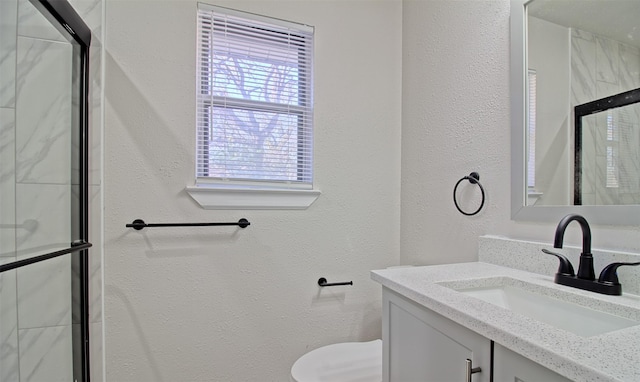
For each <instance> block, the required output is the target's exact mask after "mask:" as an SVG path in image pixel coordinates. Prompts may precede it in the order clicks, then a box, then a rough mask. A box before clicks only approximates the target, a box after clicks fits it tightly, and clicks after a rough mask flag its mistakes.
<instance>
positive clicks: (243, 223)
mask: <svg viewBox="0 0 640 382" xmlns="http://www.w3.org/2000/svg"><path fill="white" fill-rule="evenodd" d="M229 225H237V226H239V227H240V228H246V227H248V226H250V225H251V223H249V221H248V220H247V219H244V218H243V219H240V220H238V221H237V222H231V223H151V224H147V223H145V222H144V220H142V219H136V220H134V221H133V222H131V223H129V224H127V225H126V227H127V228H133V229H135V230H138V231H139V230H141V229H143V228H145V227H149V228H151V227H205V226H229Z"/></svg>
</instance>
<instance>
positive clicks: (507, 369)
mask: <svg viewBox="0 0 640 382" xmlns="http://www.w3.org/2000/svg"><path fill="white" fill-rule="evenodd" d="M382 302H383V316H382V341H383V354H382V356H383V362H382V376H383V381H384V382H468V381H469V379H468V374H467V373H468V370H467V368H468V367H471V368H473V369H475V368H480V371H478V372H474V373H472V374H471V381H472V382H490V381H491V380H493V381H494V382H507V381H508V382H513V381H521V382H539V381H545V382H569V381H570V380H569V379H566V378H565V377H563V376H561V375H559V374H556V373H555V372H553V371H551V370H549V369H547V368H545V367H543V366H541V365H539V364H537V363H535V362H533V361H531V360H528V359H527V358H524V357H522V356H520V355H518V354H516V353H514V352H512V351H510V350H509V349H507V348H505V347H503V346H500V345H499V344H494V352H493V359H492V355H491V346H492V341H491V340H489V339H487V338H485V337H483V336H481V335H479V334H477V333H476V332H474V331H472V330H469V329H467V328H465V327H463V326H461V325H459V324H457V323H455V322H453V321H451V320H449V319H447V318H445V317H443V316H441V315H439V314H437V313H435V312H433V311H431V310H429V309H427V308H425V307H423V306H421V305H419V304H417V303H415V302H413V301H411V300H409V299H407V298H406V297H403V296H401V295H400V294H397V293H395V292H393V291H391V290H389V289H387V288H383V298H382ZM467 360H470V361H471V365H468V364H467ZM491 373H493V379H491Z"/></svg>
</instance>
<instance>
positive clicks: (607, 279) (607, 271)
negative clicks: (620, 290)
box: [598, 262, 640, 284]
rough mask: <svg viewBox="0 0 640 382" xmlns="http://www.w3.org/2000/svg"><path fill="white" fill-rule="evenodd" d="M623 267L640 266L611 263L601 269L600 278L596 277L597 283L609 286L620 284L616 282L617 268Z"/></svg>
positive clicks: (639, 263) (638, 263)
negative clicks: (608, 284)
mask: <svg viewBox="0 0 640 382" xmlns="http://www.w3.org/2000/svg"><path fill="white" fill-rule="evenodd" d="M623 265H631V266H633V265H640V262H637V263H611V264H609V265H607V266H606V267H604V268H603V269H602V272H600V277H598V282H600V283H611V284H620V282H619V281H618V267H621V266H623Z"/></svg>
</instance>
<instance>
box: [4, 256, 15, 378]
mask: <svg viewBox="0 0 640 382" xmlns="http://www.w3.org/2000/svg"><path fill="white" fill-rule="evenodd" d="M13 260H15V258H4V259H0V264H6V263H8V262H11V261H13ZM17 320H18V313H17V304H16V271H15V270H12V271H6V272H3V273H0V381H17V380H18V371H19V364H18V321H17Z"/></svg>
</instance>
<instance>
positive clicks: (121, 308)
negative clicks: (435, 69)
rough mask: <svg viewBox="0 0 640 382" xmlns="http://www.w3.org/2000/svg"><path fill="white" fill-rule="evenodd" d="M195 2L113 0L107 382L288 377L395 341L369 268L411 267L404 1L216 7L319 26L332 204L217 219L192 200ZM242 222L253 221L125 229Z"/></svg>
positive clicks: (324, 177) (325, 182) (322, 129)
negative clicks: (334, 348) (403, 216)
mask: <svg viewBox="0 0 640 382" xmlns="http://www.w3.org/2000/svg"><path fill="white" fill-rule="evenodd" d="M196 4H197V3H196V1H190V0H175V1H117V0H107V1H106V15H107V16H106V53H105V54H106V57H105V61H106V77H105V85H106V94H105V97H106V100H105V102H106V112H105V189H104V198H105V199H104V208H105V210H106V211H108V213H107V214H106V217H105V224H104V236H105V237H104V239H105V322H106V370H107V380H110V381H119V382H120V381H178V380H185V381H195V380H211V381H276V380H278V381H284V380H288V378H289V370H290V367H291V365H292V364H293V362H294V361H295V360H296V359H297V358H298V357H299V356H301V355H302V354H303V353H305V352H307V351H309V350H311V349H313V348H316V347H319V346H321V345H325V344H328V343H333V342H338V341H355V340H370V339H374V338H379V336H380V319H381V311H380V287H379V285H377V284H375V283H374V282H372V281H371V280H370V279H369V270H371V269H376V268H382V267H386V266H390V265H396V264H398V263H399V242H400V237H399V235H400V234H399V232H400V171H399V169H400V120H401V48H402V45H401V38H402V29H401V17H402V13H401V9H402V5H401V2H399V1H366V2H365V1H346V2H344V1H340V2H338V1H335V2H334V1H286V2H280V1H227V2H224V1H222V2H216V5H222V6H228V7H231V8H235V9H239V10H245V11H250V12H254V13H259V14H264V15H267V16H272V17H277V18H282V19H287V20H292V21H297V22H301V23H305V24H309V25H312V26H315V28H316V49H315V53H316V60H315V123H316V125H315V126H316V130H315V160H316V166H315V185H316V187H317V188H318V189H320V190H321V191H322V195H321V196H320V198H319V199H318V200H317V201H316V202H315V203H314V204H313V205H312V206H311V207H310V208H309V209H308V210H304V211H211V210H208V211H205V210H203V209H201V208H200V207H199V206H198V205H196V204H195V203H194V202H193V201H192V200H191V198H190V197H189V196H188V195H187V194H186V193H185V191H184V188H185V186H187V185H192V184H193V182H194V178H193V173H194V142H195V129H194V124H195V100H194V99H195V86H194V85H195V33H196V30H195V18H196ZM241 217H245V218H247V219H248V220H249V221H250V222H251V226H250V227H248V228H246V229H244V230H241V229H238V228H234V227H215V228H212V227H205V228H197V229H185V228H165V229H155V230H154V229H145V230H143V231H139V232H138V231H134V230H132V229H127V228H125V224H126V223H129V222H131V221H132V220H134V219H137V218H142V219H145V220H146V221H147V222H198V221H226V220H232V221H233V220H237V219H239V218H241ZM321 276H324V277H326V278H327V279H328V280H329V281H343V280H353V281H354V285H353V286H352V287H338V288H325V289H320V288H319V287H318V286H317V284H316V282H317V280H318V278H319V277H321Z"/></svg>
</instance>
